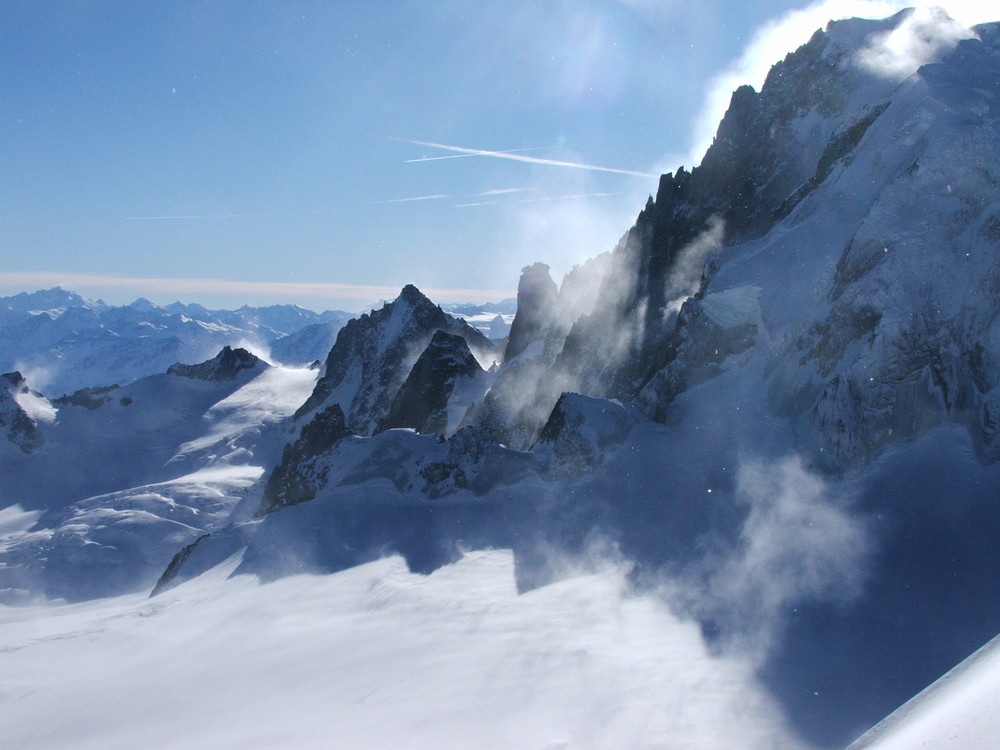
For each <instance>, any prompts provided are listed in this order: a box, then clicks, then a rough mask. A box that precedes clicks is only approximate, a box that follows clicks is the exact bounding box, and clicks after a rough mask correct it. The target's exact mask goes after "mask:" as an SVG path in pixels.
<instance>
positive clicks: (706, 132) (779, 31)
mask: <svg viewBox="0 0 1000 750" xmlns="http://www.w3.org/2000/svg"><path fill="white" fill-rule="evenodd" d="M912 5H914V3H912V2H908V0H818V2H814V3H813V4H812V5H809V6H807V7H805V8H797V9H795V10H792V11H790V12H788V13H786V14H784V15H782V16H779V17H777V18H775V19H772V20H771V21H768V22H767V23H765V24H763V25H762V26H760V27H759V28H758V29H756V30H755V31H754V32H753V34H752V35H751V36H750V39H749V42H748V43H747V45H746V47H744V49H743V52H742V54H740V56H739V57H738V58H737V59H736V60H734V61H733V63H732V64H731V65H730V66H729V67H728V68H726V69H725V70H723V71H722V72H720V73H719V74H718V75H717V76H716V77H715V78H714V79H713V81H712V83H711V85H710V87H709V91H708V93H707V95H706V96H705V101H704V103H703V104H702V107H701V112H700V113H699V115H698V116H697V118H696V119H695V121H694V124H693V127H692V133H691V146H690V148H689V149H688V151H687V154H686V156H685V158H683V159H677V158H676V157H675V156H672V155H668V156H667V157H665V158H664V159H663V161H662V162H661V169H660V171H663V172H670V171H673V170H674V169H676V167H677V166H678V164H681V163H683V164H694V165H697V164H699V163H701V159H702V157H703V156H704V155H705V151H707V150H708V147H709V146H710V145H711V143H712V140H713V139H714V137H715V132H716V129H717V128H718V125H719V122H720V121H721V120H722V116H723V115H724V114H725V113H726V109H728V107H729V102H730V99H731V98H732V95H733V91H735V90H736V89H737V88H739V87H740V86H741V85H743V84H750V85H751V86H753V87H754V88H755V89H757V90H758V91H759V90H760V87H761V86H762V85H763V83H764V79H765V78H766V77H767V74H768V71H770V69H771V66H772V65H774V64H775V63H776V62H778V61H779V60H781V59H782V58H783V57H784V56H785V55H787V54H788V53H789V52H792V51H793V50H795V49H797V48H798V47H800V46H801V45H803V44H805V43H806V42H807V41H809V38H810V37H811V36H812V35H813V33H815V32H816V30H817V29H822V28H825V27H826V25H827V23H829V22H830V21H831V20H836V19H843V18H871V19H878V18H887V17H888V16H891V15H892V14H893V13H898V12H899V11H901V10H903V9H905V8H907V7H909V6H912ZM934 5H936V6H941V7H940V8H935V9H928V8H921V9H919V10H917V11H916V12H914V13H913V15H912V16H911V17H910V18H909V19H907V21H906V22H904V24H903V25H902V27H901V28H900V29H899V30H897V32H893V33H892V34H890V35H888V36H889V38H887V39H884V40H882V43H881V44H879V43H878V42H876V44H875V46H874V47H875V48H874V49H873V51H872V52H871V53H870V55H869V62H870V63H871V64H873V65H878V66H880V69H881V70H882V71H883V72H885V73H886V74H890V73H889V71H890V70H892V69H895V70H902V69H903V68H904V67H909V69H908V70H907V71H906V72H905V73H903V75H909V74H910V73H913V72H914V71H915V70H916V69H917V67H919V65H920V63H914V59H915V58H916V56H919V53H920V52H921V51H923V52H927V51H928V50H930V49H940V48H942V46H943V45H945V44H948V43H950V44H954V42H957V41H958V39H961V38H965V37H969V36H972V35H973V34H972V32H970V31H967V28H968V27H970V26H972V25H974V24H977V23H985V22H989V21H995V20H997V19H996V18H995V16H997V15H998V14H997V11H996V9H995V7H994V6H993V4H992V3H985V2H982V0H941V1H940V2H937V3H934ZM941 8H944V11H942V10H941ZM948 16H950V17H951V18H954V19H957V22H956V21H951V20H950V19H949V18H948ZM956 35H959V36H957V37H956ZM948 40H951V42H949V41H948ZM899 53H902V55H903V56H902V57H898V54H899ZM893 61H895V62H893ZM904 61H905V62H904Z"/></svg>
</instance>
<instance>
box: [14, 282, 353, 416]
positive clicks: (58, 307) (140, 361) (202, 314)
mask: <svg viewBox="0 0 1000 750" xmlns="http://www.w3.org/2000/svg"><path fill="white" fill-rule="evenodd" d="M352 317H353V316H352V315H350V314H349V313H344V312H333V311H327V312H325V313H322V314H319V315H318V314H316V313H314V312H311V311H309V310H305V309H303V308H301V307H296V306H294V305H274V306H272V307H255V308H253V307H242V308H240V309H239V310H232V311H229V310H207V309H205V308H204V307H202V306H201V305H182V304H181V303H179V302H176V303H174V304H172V305H168V306H166V307H159V306H157V305H154V304H153V303H152V302H150V301H149V300H145V299H141V298H140V299H138V300H136V301H135V302H133V303H132V304H131V305H126V306H123V307H115V306H111V305H106V304H105V303H103V302H101V301H100V300H98V301H96V302H95V301H93V300H89V299H87V298H85V297H81V296H80V295H79V294H76V293H74V292H70V291H66V290H64V289H61V288H58V287H57V288H54V289H49V290H46V291H39V292H34V293H32V294H27V293H22V294H18V295H15V296H12V297H4V298H0V372H9V371H14V370H18V371H20V372H21V373H22V374H23V375H24V376H25V377H26V378H27V379H28V380H29V381H30V382H31V383H32V386H33V387H34V388H35V389H37V390H39V391H41V392H43V393H45V394H46V395H48V396H50V397H55V396H60V395H62V394H66V393H72V392H73V391H76V390H78V389H80V388H87V387H99V386H107V385H112V384H118V385H127V384H128V383H131V382H133V381H135V380H138V379H139V378H142V377H145V376H147V375H154V374H156V373H160V372H163V371H165V370H166V369H167V367H169V366H170V365H172V364H174V363H175V362H188V363H190V362H201V361H203V360H205V359H208V358H209V357H212V356H214V355H215V354H216V353H217V352H218V351H219V350H220V349H221V348H222V347H223V346H233V347H237V346H243V347H248V348H250V349H251V350H253V351H255V352H258V353H261V354H262V356H265V357H266V358H268V359H273V360H274V361H278V362H282V363H285V364H287V365H289V366H303V365H308V364H309V363H311V362H314V361H316V360H318V359H323V358H324V357H325V356H326V354H327V352H329V350H330V345H331V344H332V341H333V337H334V336H335V335H336V332H337V331H338V330H339V329H340V327H341V326H343V325H344V323H346V322H347V321H348V320H350V319H351V318H352ZM304 329H308V330H304ZM272 348H273V350H274V352H275V353H274V354H272V353H271V350H272Z"/></svg>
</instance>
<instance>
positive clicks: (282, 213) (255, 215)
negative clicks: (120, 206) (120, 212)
mask: <svg viewBox="0 0 1000 750" xmlns="http://www.w3.org/2000/svg"><path fill="white" fill-rule="evenodd" d="M325 213H329V211H277V212H274V211H272V212H263V213H248V214H173V215H171V214H167V215H160V216H125V217H123V219H122V220H123V221H190V220H202V219H258V218H264V217H270V216H307V215H315V214H325Z"/></svg>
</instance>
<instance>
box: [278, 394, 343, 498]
mask: <svg viewBox="0 0 1000 750" xmlns="http://www.w3.org/2000/svg"><path fill="white" fill-rule="evenodd" d="M347 434H348V433H347V427H346V425H345V421H344V412H343V411H342V410H341V408H340V404H331V405H330V406H328V407H326V408H325V409H323V410H322V411H320V412H319V413H318V414H316V415H315V416H314V417H313V418H312V420H311V421H310V422H309V423H308V424H306V425H305V426H304V427H303V428H302V432H301V433H300V434H299V437H298V439H297V440H296V441H295V442H294V443H291V444H290V445H286V446H285V450H284V453H283V454H282V456H281V463H280V464H278V466H277V468H275V470H274V471H273V472H272V473H271V476H270V477H269V478H268V480H267V486H266V487H265V488H264V497H263V500H262V501H261V505H260V510H259V511H258V515H264V514H265V513H269V512H271V511H272V510H275V509H277V508H282V507H284V506H286V505H295V504H297V503H302V502H305V501H306V500H312V499H313V498H314V497H316V491H317V490H318V489H319V488H320V487H322V486H323V480H324V479H325V477H326V474H325V472H324V471H323V469H322V467H321V466H317V462H316V460H315V459H317V458H318V457H321V456H322V455H323V454H324V453H326V452H327V451H329V450H331V449H332V448H333V447H334V446H335V445H336V444H337V443H338V442H340V441H341V440H343V439H344V438H345V437H346V436H347Z"/></svg>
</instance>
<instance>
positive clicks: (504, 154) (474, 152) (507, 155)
mask: <svg viewBox="0 0 1000 750" xmlns="http://www.w3.org/2000/svg"><path fill="white" fill-rule="evenodd" d="M400 140H402V141H403V142H404V143H412V144H414V145H417V146H427V147H428V148H439V149H442V150H443V151H453V152H455V153H457V154H462V155H464V156H488V157H492V158H494V159H509V160H510V161H519V162H523V163H526V164H541V165H545V166H550V167H567V168H570V169H586V170H590V171H592V172H611V173H612V174H626V175H631V176H633V177H657V176H658V175H654V174H652V173H649V172H638V171H635V170H631V169H615V168H613V167H602V166H599V165H597V164H584V163H583V162H576V161H560V160H558V159H540V158H538V157H536V156H524V155H523V154H520V153H514V152H512V151H488V150H486V149H480V148H466V147H465V146H450V145H448V144H445V143H433V142H430V141H414V140H409V139H405V138H403V139H400ZM519 150H521V149H519ZM420 161H423V160H420Z"/></svg>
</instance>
